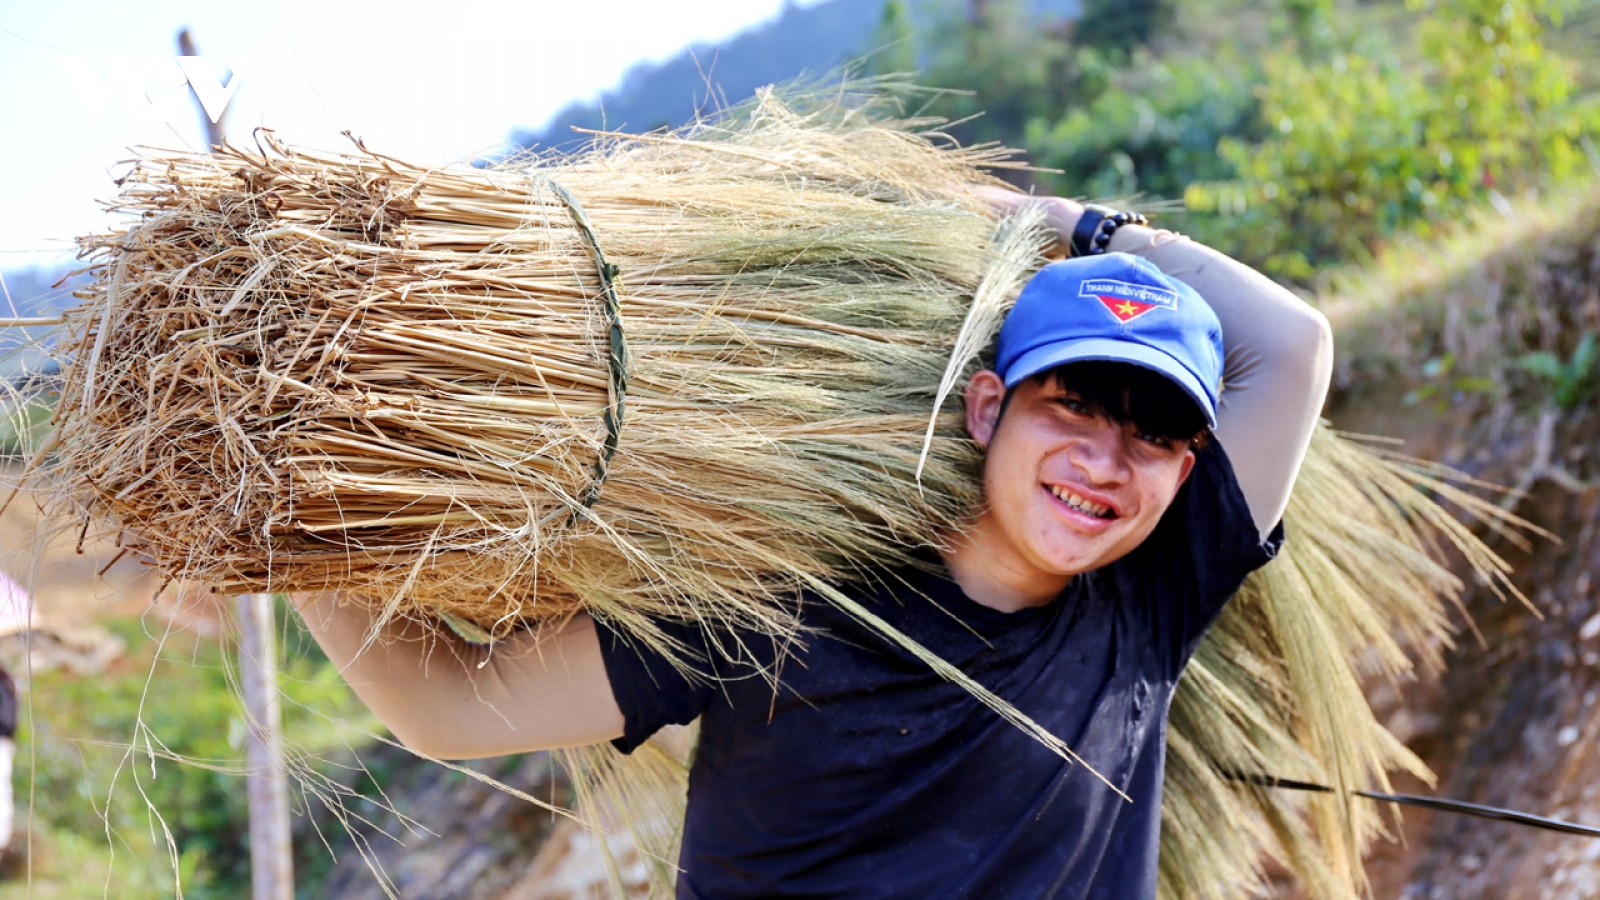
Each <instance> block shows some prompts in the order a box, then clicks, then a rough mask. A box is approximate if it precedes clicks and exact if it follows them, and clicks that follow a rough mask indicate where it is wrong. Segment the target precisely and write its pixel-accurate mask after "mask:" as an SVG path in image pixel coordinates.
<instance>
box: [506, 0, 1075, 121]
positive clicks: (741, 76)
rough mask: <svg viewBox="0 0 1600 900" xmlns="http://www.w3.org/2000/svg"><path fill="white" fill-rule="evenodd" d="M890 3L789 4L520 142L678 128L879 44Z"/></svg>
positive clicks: (929, 3)
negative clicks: (596, 131)
mask: <svg viewBox="0 0 1600 900" xmlns="http://www.w3.org/2000/svg"><path fill="white" fill-rule="evenodd" d="M886 2H887V0H826V2H822V3H817V4H815V5H811V6H797V5H795V4H794V3H793V2H789V3H787V4H785V6H784V7H783V11H782V12H781V13H780V14H779V15H778V17H777V18H775V19H772V20H771V21H768V22H765V23H763V24H761V25H757V26H755V27H753V28H750V29H748V30H746V31H743V32H741V33H739V34H738V35H736V36H734V37H733V38H730V39H729V40H727V41H726V42H724V43H722V44H710V45H707V44H699V45H695V46H694V47H691V48H690V49H688V50H686V51H684V52H683V53H680V54H679V55H677V56H675V57H673V58H672V59H669V60H667V61H666V62H662V63H646V64H641V65H637V66H634V67H633V68H632V69H630V70H629V71H628V73H627V74H626V75H625V76H623V79H622V84H621V85H619V86H618V87H616V88H615V89H613V90H610V91H607V92H605V93H604V94H603V95H602V96H601V98H600V100H599V101H598V102H595V103H574V104H571V105H569V106H568V107H566V108H565V109H563V110H562V111H561V112H559V113H557V114H556V115H555V118H553V119H552V120H551V121H550V122H549V123H548V124H546V125H545V126H544V127H543V128H542V129H537V130H527V131H518V132H516V133H515V134H513V135H512V141H513V142H514V143H515V144H517V145H518V146H520V147H523V148H528V147H540V148H547V147H563V146H570V145H572V144H574V143H577V142H580V141H581V140H582V138H581V136H577V135H575V134H574V133H573V131H572V128H573V126H577V127H580V128H611V129H617V130H624V131H630V132H643V131H651V130H654V129H657V128H662V127H675V126H678V125H682V124H684V123H686V122H688V121H690V120H691V119H693V118H694V116H695V114H696V113H697V112H699V111H702V110H712V109H717V108H720V107H723V106H727V105H729V104H730V103H737V102H739V101H740V100H743V99H745V98H746V97H749V96H750V95H751V94H752V93H754V92H755V90H756V89H757V88H759V87H762V86H765V85H769V84H775V83H779V82H784V81H789V80H791V79H793V78H795V77H796V76H799V75H803V74H813V75H820V74H824V73H827V72H829V71H831V70H834V69H836V68H838V67H839V66H840V65H841V64H842V63H844V62H846V61H848V60H851V59H854V58H858V57H860V56H861V55H862V54H864V53H868V52H870V51H872V50H873V49H875V48H874V47H873V42H874V40H875V39H876V36H877V32H878V23H879V21H880V20H881V19H882V17H883V8H884V6H885V5H886ZM908 5H909V6H911V7H912V14H913V16H916V17H918V18H927V17H931V16H935V15H938V14H939V12H940V10H944V9H950V8H954V9H956V10H959V9H961V8H963V6H964V5H965V3H964V2H956V0H911V2H910V3H909V4H908ZM1028 6H1029V7H1030V8H1031V9H1032V10H1033V12H1034V13H1035V14H1036V15H1039V16H1041V17H1044V18H1049V19H1054V20H1061V19H1070V18H1074V17H1076V16H1077V14H1078V10H1079V9H1080V2H1079V0H1028Z"/></svg>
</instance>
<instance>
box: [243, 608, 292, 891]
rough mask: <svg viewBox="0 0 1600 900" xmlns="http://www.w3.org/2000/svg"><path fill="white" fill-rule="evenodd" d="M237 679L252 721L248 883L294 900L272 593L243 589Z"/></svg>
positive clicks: (257, 888) (247, 754) (255, 887)
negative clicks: (247, 591) (250, 591)
mask: <svg viewBox="0 0 1600 900" xmlns="http://www.w3.org/2000/svg"><path fill="white" fill-rule="evenodd" d="M236 607H237V612H238V621H239V680H240V682H241V687H242V688H243V689H244V708H245V719H246V724H247V725H248V726H249V729H248V730H249V736H248V738H247V742H248V747H247V753H246V760H247V762H248V764H249V766H250V772H249V775H248V784H249V788H248V789H249V793H250V884H251V888H252V892H251V893H252V897H253V898H254V900H294V854H293V851H292V849H291V846H290V840H289V786H288V781H287V777H286V774H285V769H284V764H283V743H282V740H281V739H280V734H281V730H282V719H283V717H282V713H281V711H280V708H279V704H278V655H277V647H276V646H275V644H276V642H275V640H274V637H275V635H274V632H273V624H272V620H273V615H272V607H273V595H272V594H243V595H241V596H240V597H239V598H238V601H237V604H236Z"/></svg>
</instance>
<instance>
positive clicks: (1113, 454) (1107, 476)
mask: <svg viewBox="0 0 1600 900" xmlns="http://www.w3.org/2000/svg"><path fill="white" fill-rule="evenodd" d="M1126 432H1127V429H1125V428H1123V427H1122V426H1120V425H1119V424H1117V423H1114V422H1101V423H1098V427H1096V428H1094V429H1092V430H1091V431H1090V432H1089V433H1088V434H1085V435H1083V436H1082V439H1081V440H1080V441H1078V442H1077V443H1076V445H1075V446H1074V448H1073V451H1074V452H1073V453H1072V454H1071V456H1070V458H1071V460H1072V464H1073V465H1074V466H1076V467H1077V468H1078V469H1079V471H1081V472H1083V475H1084V480H1085V481H1087V482H1088V483H1089V484H1094V485H1117V484H1122V483H1124V482H1126V481H1127V480H1128V474H1129V472H1130V471H1131V466H1130V465H1129V462H1128V439H1129V436H1128V434H1127V433H1126Z"/></svg>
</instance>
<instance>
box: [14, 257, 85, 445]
mask: <svg viewBox="0 0 1600 900" xmlns="http://www.w3.org/2000/svg"><path fill="white" fill-rule="evenodd" d="M71 271H72V268H71V267H65V266H63V267H49V268H31V269H11V270H9V271H6V272H0V279H4V282H5V291H4V293H0V318H10V317H12V316H19V317H36V316H38V317H44V316H54V315H57V314H59V313H61V312H64V311H66V310H67V309H70V308H72V307H74V306H76V305H78V302H79V301H78V299H77V298H75V297H73V296H72V291H73V288H74V287H76V286H77V285H78V284H79V283H81V282H82V280H83V279H82V276H80V277H79V278H77V279H73V280H70V281H67V282H65V283H63V284H61V286H60V287H55V285H56V283H57V282H60V281H61V280H62V279H63V278H65V277H66V276H67V273H69V272H71ZM7 298H9V299H10V303H6V302H5V300H6V299H7ZM51 336H52V332H51V330H50V329H49V328H43V327H40V328H0V382H4V383H6V384H9V385H10V386H11V387H13V388H21V387H23V386H24V385H25V384H28V383H32V382H33V381H34V379H37V378H40V377H46V376H51V375H54V374H55V373H56V372H58V371H59V370H60V366H59V365H58V363H57V361H56V359H55V358H54V356H53V355H52V354H51V352H50V350H49V346H48V344H47V343H45V344H41V343H40V342H41V341H44V342H48V341H49V340H50V338H51ZM10 399H12V398H11V396H10V395H9V394H4V396H0V401H7V400H10ZM0 430H3V426H0ZM0 443H3V441H0Z"/></svg>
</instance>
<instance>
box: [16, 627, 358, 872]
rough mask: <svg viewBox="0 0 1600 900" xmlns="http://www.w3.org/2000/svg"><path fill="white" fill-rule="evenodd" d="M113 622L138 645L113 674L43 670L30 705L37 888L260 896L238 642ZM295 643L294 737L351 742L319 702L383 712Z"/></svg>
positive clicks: (344, 711) (344, 709) (23, 780)
mask: <svg viewBox="0 0 1600 900" xmlns="http://www.w3.org/2000/svg"><path fill="white" fill-rule="evenodd" d="M107 624H109V625H111V626H112V627H113V628H115V629H116V630H117V631H118V632H119V633H120V634H121V636H122V637H124V639H125V640H126V641H127V643H128V645H129V647H130V650H129V653H128V655H127V656H126V657H124V658H122V659H120V660H118V661H117V662H116V663H115V664H114V665H113V667H112V668H111V669H110V670H108V671H106V672H104V673H101V674H99V675H93V676H78V675H73V674H71V673H69V672H66V671H60V670H57V671H49V672H41V673H39V674H38V675H36V677H35V678H34V681H33V685H32V690H31V706H32V715H31V716H27V715H24V716H23V717H22V721H21V725H22V728H21V730H20V731H19V734H18V757H17V763H16V771H17V773H18V776H17V788H16V790H17V800H18V806H19V809H21V808H25V807H26V805H27V804H28V802H29V791H30V782H29V776H30V773H31V778H32V780H31V790H32V803H33V808H34V810H35V821H34V824H33V831H34V833H35V835H36V842H37V845H38V848H37V849H38V851H39V852H37V853H36V864H35V867H34V879H35V882H36V883H35V886H34V895H33V896H36V897H41V898H47V897H50V896H61V897H79V896H99V895H100V894H101V893H102V889H103V888H106V887H109V888H110V896H114V897H117V898H119V900H120V898H129V900H142V898H157V897H171V896H173V894H174V892H175V885H177V884H178V883H179V882H180V881H181V886H182V891H183V896H185V897H189V898H197V900H210V898H216V900H222V898H234V897H240V896H247V895H248V894H249V884H250V877H249V850H248V846H247V842H246V836H247V831H248V820H249V810H248V804H247V800H246V791H245V783H244V778H243V777H242V774H240V773H241V772H242V770H243V767H244V764H243V757H244V738H245V734H246V730H245V722H244V717H243V713H242V710H241V708H240V706H239V702H238V698H237V696H236V694H235V692H234V691H233V690H232V689H231V687H230V684H231V680H230V679H231V678H232V677H233V676H232V675H230V673H229V671H228V664H227V656H226V655H225V654H224V652H223V650H222V648H221V647H220V646H219V645H218V644H217V643H216V642H214V641H210V640H205V639H201V638H198V637H196V636H194V635H192V634H186V633H179V634H170V635H161V634H160V633H153V632H148V633H147V631H146V628H145V627H144V626H145V625H146V624H147V623H146V622H142V621H140V620H112V621H111V622H109V623H107ZM148 624H151V625H154V624H157V623H156V622H155V621H154V620H151V621H150V622H149V623H148ZM291 651H292V652H290V653H289V654H288V658H287V660H286V663H285V665H284V667H283V671H282V672H281V676H280V682H279V683H280V686H281V688H282V690H283V693H284V696H285V701H286V702H285V703H284V735H285V739H286V742H287V743H288V744H289V745H290V746H292V747H296V748H299V749H304V750H307V751H308V752H313V753H317V752H322V751H325V750H327V749H330V748H331V747H333V746H338V745H339V744H340V741H339V738H338V736H337V735H335V734H334V733H333V732H334V729H333V728H332V727H331V726H329V725H328V724H327V723H326V720H324V719H323V718H321V717H320V716H318V715H315V714H313V713H311V712H310V710H317V711H319V712H322V713H327V714H329V715H331V716H335V717H344V718H348V719H351V720H358V721H360V722H363V723H365V722H369V721H370V718H369V716H368V714H366V713H365V711H364V710H363V709H362V708H361V707H360V705H359V702H357V701H355V700H354V698H353V695H351V694H350V692H349V690H348V689H347V688H346V687H345V686H344V684H343V682H342V681H341V680H340V679H339V677H338V673H337V672H336V671H335V670H334V667H333V666H332V665H331V664H329V663H328V662H327V660H326V658H325V657H323V656H322V655H321V653H320V652H318V651H317V649H316V647H315V645H314V644H310V643H309V642H307V644H306V645H304V646H302V647H296V648H291ZM178 760H182V761H181V762H180V761H178ZM20 839H21V838H20V837H19V840H20ZM169 840H170V846H169V843H168V842H169ZM174 863H176V865H174ZM10 888H11V885H5V886H4V887H0V898H9V897H10V896H12V894H11V893H10ZM16 888H17V890H18V891H22V892H25V891H26V890H27V888H26V886H25V885H21V884H18V885H16ZM23 895H24V894H22V893H19V894H17V895H16V896H19V897H20V896H23Z"/></svg>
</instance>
